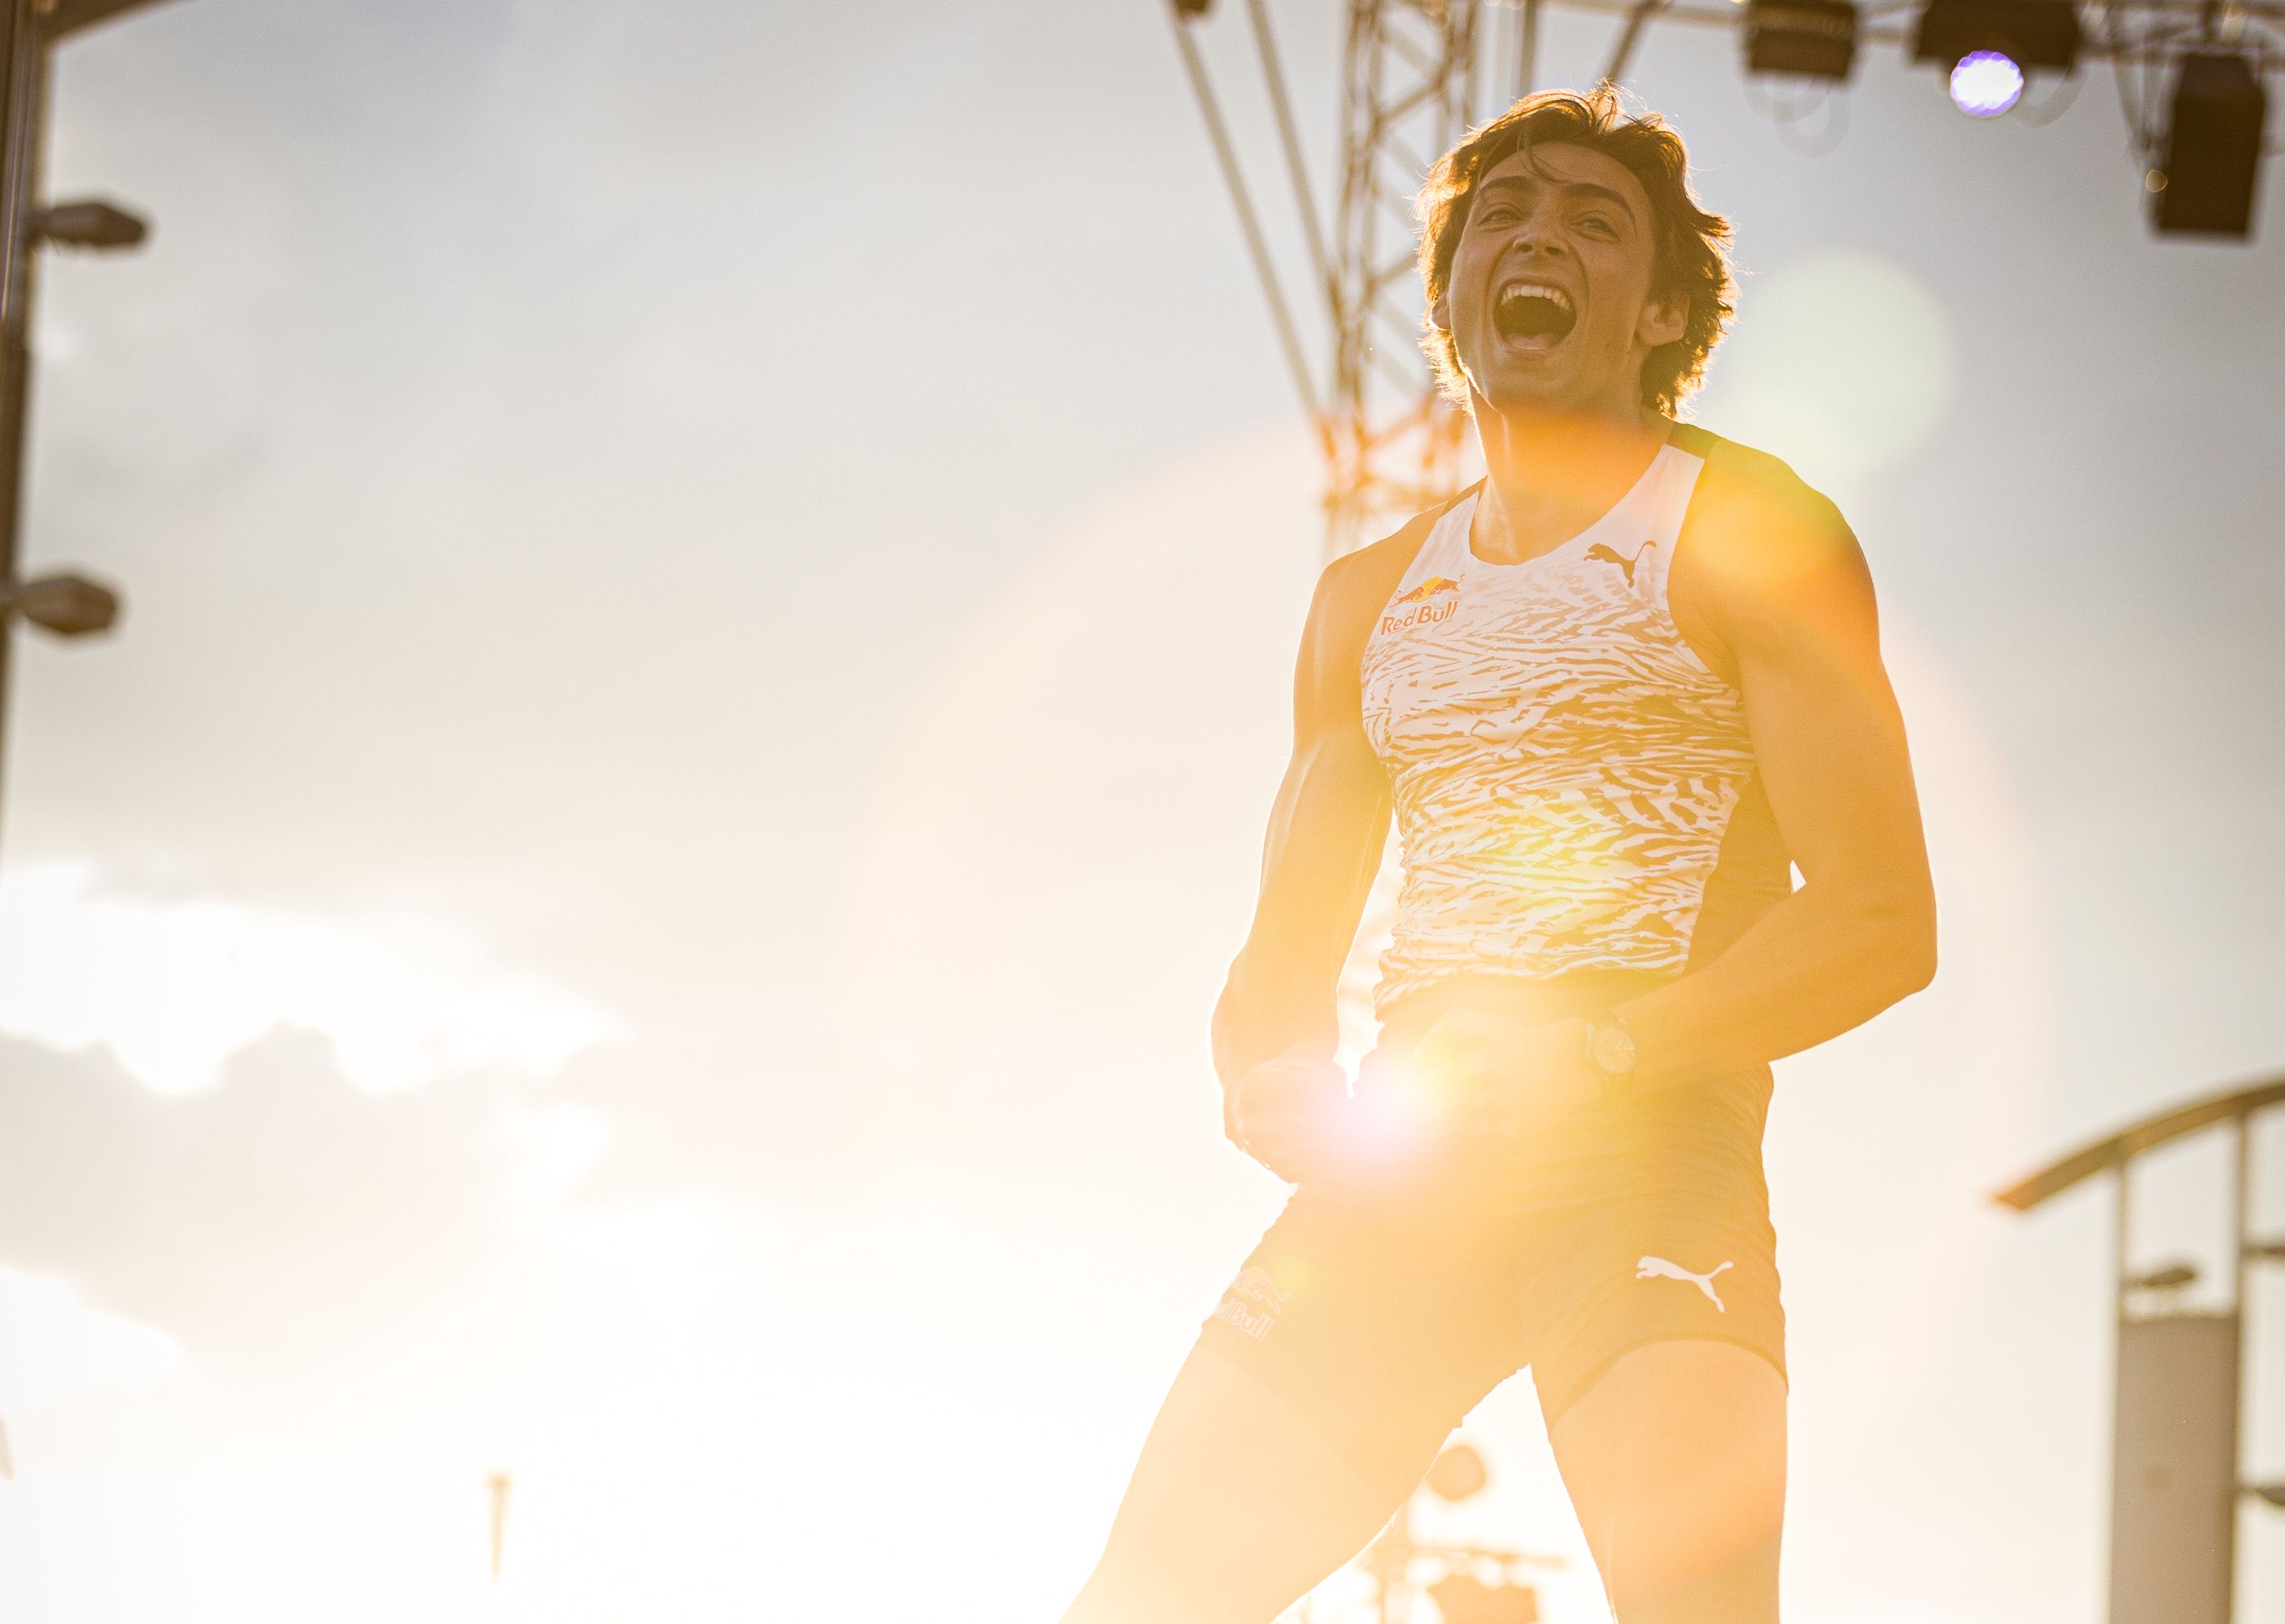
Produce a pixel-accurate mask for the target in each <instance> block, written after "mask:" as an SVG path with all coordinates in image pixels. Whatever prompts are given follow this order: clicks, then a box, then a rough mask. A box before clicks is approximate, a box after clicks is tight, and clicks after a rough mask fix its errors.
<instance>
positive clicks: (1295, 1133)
mask: <svg viewBox="0 0 2285 1624" xmlns="http://www.w3.org/2000/svg"><path fill="white" fill-rule="evenodd" d="M1348 1102H1349V1100H1348V1075H1347V1073H1346V1072H1344V1071H1342V1070H1341V1069H1340V1067H1339V1066H1337V1065H1335V1064H1334V1063H1332V1062H1331V1061H1330V1060H1322V1059H1318V1058H1316V1057H1315V1056H1313V1055H1307V1054H1303V1053H1301V1052H1300V1051H1299V1050H1295V1049H1289V1050H1288V1051H1286V1052H1285V1053H1284V1054H1283V1055H1279V1056H1277V1058H1276V1059H1275V1060H1265V1061H1263V1062H1262V1063H1260V1065H1258V1066H1256V1067H1254V1068H1253V1070H1252V1071H1248V1072H1247V1073H1246V1074H1245V1076H1244V1077H1241V1078H1240V1079H1238V1080H1237V1086H1236V1087H1232V1088H1230V1089H1229V1090H1228V1091H1227V1092H1225V1094H1223V1096H1222V1110H1221V1120H1222V1131H1223V1132H1224V1133H1225V1134H1229V1142H1231V1143H1232V1144H1234V1145H1236V1146H1237V1148H1238V1149H1241V1150H1243V1151H1245V1153H1246V1154H1247V1155H1248V1156H1250V1157H1252V1158H1253V1159H1254V1160H1255V1161H1257V1162H1260V1164H1261V1165H1263V1166H1264V1167H1267V1168H1268V1169H1269V1171H1270V1172H1272V1173H1276V1175H1277V1176H1278V1177H1279V1178H1281V1179H1283V1180H1284V1181H1286V1182H1287V1183H1288V1184H1299V1183H1300V1182H1301V1181H1303V1180H1304V1179H1310V1178H1315V1177H1316V1176H1318V1175H1319V1174H1320V1173H1323V1172H1324V1171H1326V1170H1327V1169H1328V1167H1329V1166H1330V1165H1331V1160H1332V1157H1333V1155H1334V1153H1335V1152H1336V1151H1337V1150H1338V1149H1339V1136H1340V1125H1341V1118H1342V1114H1343V1113H1344V1112H1345V1111H1346V1110H1347V1108H1348Z"/></svg>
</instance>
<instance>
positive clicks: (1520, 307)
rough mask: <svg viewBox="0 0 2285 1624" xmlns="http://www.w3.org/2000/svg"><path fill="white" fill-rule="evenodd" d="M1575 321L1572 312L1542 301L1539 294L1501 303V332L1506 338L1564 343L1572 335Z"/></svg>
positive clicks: (1526, 295)
mask: <svg viewBox="0 0 2285 1624" xmlns="http://www.w3.org/2000/svg"><path fill="white" fill-rule="evenodd" d="M1572 319H1573V318H1572V315H1571V312H1570V311H1568V310H1565V309H1564V308H1563V307H1562V306H1561V305H1559V304H1558V303H1556V302H1555V301H1554V300H1552V299H1544V298H1542V297H1540V296H1539V295H1538V294H1525V295H1524V296H1523V297H1522V298H1519V299H1504V300H1502V301H1501V302H1500V307H1499V330H1500V335H1501V336H1502V337H1503V338H1553V339H1557V340H1560V339H1561V338H1562V337H1563V335H1564V334H1565V333H1568V332H1570V331H1571V322H1572Z"/></svg>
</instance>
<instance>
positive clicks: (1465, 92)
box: [1325, 0, 1487, 555]
mask: <svg viewBox="0 0 2285 1624" xmlns="http://www.w3.org/2000/svg"><path fill="white" fill-rule="evenodd" d="M1485 9H1487V8H1486V6H1485V5H1484V4H1481V3H1480V0H1350V4H1349V34H1348V49H1347V59H1346V61H1345V64H1344V67H1343V73H1342V82H1341V149H1342V164H1341V178H1340V197H1339V204H1338V206H1337V208H1336V210H1335V215H1334V221H1333V258H1332V265H1331V288H1330V289H1329V290H1328V291H1329V292H1330V294H1331V300H1332V315H1333V390H1332V400H1331V410H1330V413H1329V417H1330V423H1329V428H1330V429H1331V459H1332V466H1331V469H1330V477H1329V479H1328V481H1327V485H1326V491H1325V507H1326V517H1327V527H1326V537H1325V541H1326V550H1327V552H1328V553H1329V554H1333V555H1338V554H1339V553H1347V552H1348V551H1349V550H1350V549H1352V548H1354V547H1356V546H1358V545H1362V544H1363V543H1364V542H1367V541H1370V540H1371V539H1372V538H1373V537H1374V535H1375V534H1376V533H1377V532H1378V530H1380V529H1382V528H1385V527H1386V525H1387V524H1388V523H1389V522H1391V521H1394V520H1398V519H1402V518H1404V517H1408V516H1409V515H1410V514H1414V513H1417V512H1418V511H1419V510H1420V509H1422V508H1424V507H1428V506H1433V505H1434V504H1436V503H1438V502H1441V501H1442V500H1444V499H1445V498H1447V497H1449V496H1450V495H1451V493H1452V492H1453V490H1456V489H1457V487H1458V484H1459V479H1460V468H1461V459H1460V453H1461V446H1462V441H1463V430H1464V427H1465V420H1464V416H1463V414H1462V413H1461V412H1459V410H1458V409H1457V408H1456V407H1454V406H1452V405H1451V404H1449V403H1448V402H1446V401H1445V400H1444V399H1443V398H1442V397H1441V396H1440V395H1439V394H1438V392H1437V388H1436V381H1435V375H1434V374H1433V373H1432V372H1430V371H1429V368H1428V363H1427V361H1426V359H1425V357H1423V356H1422V355H1421V353H1420V345H1419V339H1418V332H1419V322H1420V284H1419V280H1418V279H1417V276H1416V275H1415V274H1414V270H1413V266H1414V263H1415V262H1414V257H1413V255H1414V240H1415V239H1414V232H1415V231H1417V224H1416V222H1415V221H1414V219H1413V214H1412V207H1413V199H1414V197H1415V195H1416V194H1417V192H1419V190H1420V183H1421V181H1422V180H1423V179H1424V178H1425V177H1426V175H1427V172H1428V166H1429V165H1430V164H1432V163H1433V162H1434V161H1435V160H1436V158H1437V156H1438V155H1439V154H1440V153H1442V152H1443V151H1444V150H1445V149H1446V148H1447V147H1449V146H1450V145H1452V143H1453V142H1455V141H1456V140H1457V139H1458V138H1459V137H1460V135H1461V132H1462V131H1464V129H1466V128H1467V127H1468V125H1469V123H1470V122H1472V119H1473V116H1474V107H1473V106H1472V103H1473V99H1474V98H1473V90H1474V82H1475V77H1476V75H1475V72H1474V68H1475V56H1476V18H1477V13H1478V12H1480V11H1481V10H1485Z"/></svg>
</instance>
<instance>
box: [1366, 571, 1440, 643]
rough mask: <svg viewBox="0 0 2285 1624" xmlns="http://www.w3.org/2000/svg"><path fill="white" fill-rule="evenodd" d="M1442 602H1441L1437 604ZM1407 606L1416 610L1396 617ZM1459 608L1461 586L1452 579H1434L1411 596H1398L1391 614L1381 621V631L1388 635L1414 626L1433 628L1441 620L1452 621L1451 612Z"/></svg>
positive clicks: (1401, 593) (1420, 585) (1410, 594)
mask: <svg viewBox="0 0 2285 1624" xmlns="http://www.w3.org/2000/svg"><path fill="white" fill-rule="evenodd" d="M1448 593H1449V596H1446V594H1448ZM1440 598H1441V599H1442V601H1441V602H1439V601H1438V600H1439V599H1440ZM1408 603H1409V604H1410V605H1412V606H1413V607H1412V608H1409V609H1405V610H1404V611H1403V612H1402V614H1399V613H1396V610H1397V609H1398V608H1400V607H1402V605H1405V604H1408ZM1459 607H1460V584H1459V583H1458V582H1457V581H1455V580H1454V579H1452V577H1449V576H1443V575H1432V576H1430V577H1428V578H1427V579H1426V580H1425V581H1423V582H1421V583H1420V584H1419V585H1417V586H1416V587H1414V588H1413V589H1412V590H1411V591H1410V592H1399V593H1398V594H1397V595H1396V596H1395V597H1394V598H1393V599H1391V600H1389V611H1390V612H1389V613H1387V614H1385V615H1383V616H1381V617H1380V630H1381V632H1382V634H1383V635H1386V634H1387V633H1388V632H1402V631H1405V630H1407V629H1408V628H1409V627H1412V626H1433V625H1434V624H1436V623H1437V622H1438V621H1440V620H1447V619H1449V618H1450V617H1451V614H1452V611H1453V610H1454V609H1457V608H1459Z"/></svg>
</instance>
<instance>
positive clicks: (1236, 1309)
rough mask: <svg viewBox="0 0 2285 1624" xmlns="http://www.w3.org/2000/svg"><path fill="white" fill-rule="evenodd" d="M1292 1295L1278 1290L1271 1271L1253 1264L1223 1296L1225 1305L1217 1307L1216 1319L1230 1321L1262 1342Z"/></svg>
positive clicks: (1250, 1264) (1244, 1270) (1241, 1271)
mask: <svg viewBox="0 0 2285 1624" xmlns="http://www.w3.org/2000/svg"><path fill="white" fill-rule="evenodd" d="M1288 1295H1290V1294H1289V1293H1287V1292H1284V1291H1279V1290H1278V1289H1277V1283H1276V1281H1274V1280H1272V1279H1271V1278H1270V1277H1269V1271H1268V1269H1266V1268H1263V1267H1260V1265H1259V1264H1253V1263H1249V1264H1247V1265H1246V1266H1245V1267H1244V1268H1242V1269H1240V1270H1238V1272H1237V1279H1235V1280H1233V1281H1231V1282H1230V1283H1229V1290H1228V1291H1224V1292H1223V1293H1222V1294H1221V1303H1220V1304H1219V1305H1218V1306H1216V1307H1215V1309H1214V1311H1213V1317H1214V1318H1216V1319H1217V1320H1227V1321H1228V1322H1229V1323H1231V1324H1232V1325H1235V1326H1237V1328H1238V1330H1242V1331H1244V1332H1245V1334H1246V1335H1247V1336H1249V1337H1251V1338H1253V1339H1254V1340H1255V1341H1256V1342H1259V1341H1260V1340H1261V1339H1262V1338H1264V1337H1267V1336H1268V1334H1269V1328H1270V1327H1271V1326H1272V1325H1274V1324H1276V1322H1277V1311H1278V1310H1279V1309H1281V1308H1283V1307H1284V1306H1285V1298H1287V1296H1288Z"/></svg>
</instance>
